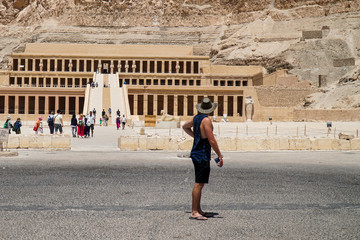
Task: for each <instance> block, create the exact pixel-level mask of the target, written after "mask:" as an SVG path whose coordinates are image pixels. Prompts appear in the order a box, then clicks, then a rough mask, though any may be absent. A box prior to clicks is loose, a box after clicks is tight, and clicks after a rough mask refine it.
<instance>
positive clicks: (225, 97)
mask: <svg viewBox="0 0 360 240" xmlns="http://www.w3.org/2000/svg"><path fill="white" fill-rule="evenodd" d="M224 114H226V115H227V114H228V96H227V95H224Z"/></svg>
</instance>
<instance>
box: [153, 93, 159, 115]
mask: <svg viewBox="0 0 360 240" xmlns="http://www.w3.org/2000/svg"><path fill="white" fill-rule="evenodd" d="M153 104H154V115H157V106H158V95H157V94H154V103H153Z"/></svg>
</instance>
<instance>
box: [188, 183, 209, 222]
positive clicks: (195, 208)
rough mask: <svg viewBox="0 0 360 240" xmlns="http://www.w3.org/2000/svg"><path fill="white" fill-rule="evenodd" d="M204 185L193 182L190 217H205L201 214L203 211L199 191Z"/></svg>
mask: <svg viewBox="0 0 360 240" xmlns="http://www.w3.org/2000/svg"><path fill="white" fill-rule="evenodd" d="M203 187H204V183H195V185H194V188H193V191H192V211H191V217H192V218H201V219H204V220H205V219H207V218H206V217H204V216H202V214H203V211H202V210H201V207H200V202H201V191H202V189H203Z"/></svg>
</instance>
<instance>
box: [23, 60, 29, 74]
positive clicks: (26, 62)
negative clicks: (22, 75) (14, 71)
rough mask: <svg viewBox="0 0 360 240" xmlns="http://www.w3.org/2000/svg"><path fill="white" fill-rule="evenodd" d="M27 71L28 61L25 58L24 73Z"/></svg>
mask: <svg viewBox="0 0 360 240" xmlns="http://www.w3.org/2000/svg"><path fill="white" fill-rule="evenodd" d="M28 70H29V59H28V58H25V66H24V71H28Z"/></svg>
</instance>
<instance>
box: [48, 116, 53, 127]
mask: <svg viewBox="0 0 360 240" xmlns="http://www.w3.org/2000/svg"><path fill="white" fill-rule="evenodd" d="M47 123H48V125H49V126H52V125H54V117H51V116H49V117H48V120H47Z"/></svg>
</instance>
